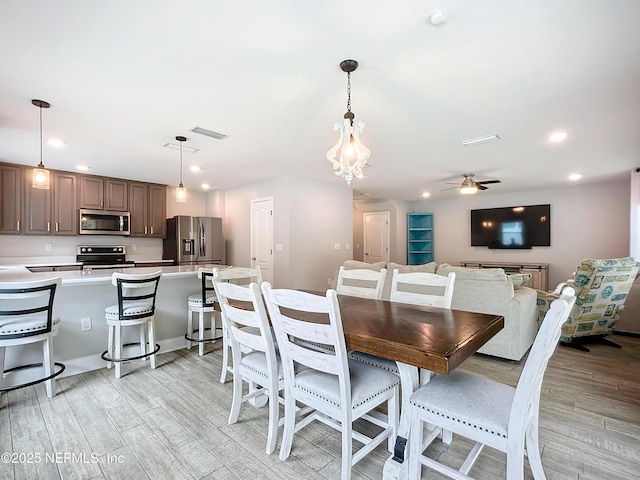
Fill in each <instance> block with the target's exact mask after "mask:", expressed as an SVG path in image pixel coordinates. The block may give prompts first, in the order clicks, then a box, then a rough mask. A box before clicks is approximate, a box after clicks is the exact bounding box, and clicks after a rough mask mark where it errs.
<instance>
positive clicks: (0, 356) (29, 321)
mask: <svg viewBox="0 0 640 480" xmlns="http://www.w3.org/2000/svg"><path fill="white" fill-rule="evenodd" d="M0 278H1V277H0ZM7 280H8V279H7ZM60 284H61V280H60V277H54V278H47V279H44V280H33V281H31V280H24V281H0V393H1V392H6V391H9V390H15V389H17V388H22V387H27V386H30V385H36V384H38V383H41V382H45V384H46V390H47V396H48V397H53V396H54V395H55V394H56V389H55V377H57V376H58V375H60V374H61V373H62V372H63V371H64V368H65V366H64V364H62V363H57V362H54V360H53V337H55V336H56V335H57V334H58V327H59V326H60V318H58V317H55V316H54V315H53V301H54V298H55V293H56V289H57V288H58V287H59V286H60ZM36 342H42V352H43V361H42V363H31V364H25V365H19V366H17V367H12V368H9V369H6V370H5V368H4V362H5V352H6V348H7V347H19V346H24V345H28V344H32V343H36ZM38 369H42V372H43V373H42V376H41V377H40V376H38V373H37V372H38ZM34 376H36V378H35V379H34V378H33V377H34Z"/></svg>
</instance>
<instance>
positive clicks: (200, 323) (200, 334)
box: [198, 310, 204, 356]
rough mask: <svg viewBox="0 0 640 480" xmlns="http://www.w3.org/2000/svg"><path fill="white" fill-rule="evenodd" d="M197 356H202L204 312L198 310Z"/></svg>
mask: <svg viewBox="0 0 640 480" xmlns="http://www.w3.org/2000/svg"><path fill="white" fill-rule="evenodd" d="M198 339H199V340H200V341H199V342H198V354H199V355H200V356H203V355H204V341H203V340H204V311H203V310H200V316H199V317H198Z"/></svg>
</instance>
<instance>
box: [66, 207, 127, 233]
mask: <svg viewBox="0 0 640 480" xmlns="http://www.w3.org/2000/svg"><path fill="white" fill-rule="evenodd" d="M130 225H131V214H130V213H129V212H109V211H102V210H87V209H85V208H81V209H80V229H79V232H78V233H80V235H130V234H131V227H130Z"/></svg>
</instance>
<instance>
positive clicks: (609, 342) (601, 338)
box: [600, 337, 622, 348]
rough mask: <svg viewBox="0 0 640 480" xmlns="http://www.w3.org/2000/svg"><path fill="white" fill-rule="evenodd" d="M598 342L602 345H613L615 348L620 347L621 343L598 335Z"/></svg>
mask: <svg viewBox="0 0 640 480" xmlns="http://www.w3.org/2000/svg"><path fill="white" fill-rule="evenodd" d="M600 342H601V343H602V344H604V345H609V346H610V347H615V348H622V345H620V344H618V343H616V342H614V341H612V340H609V339H608V338H607V337H600Z"/></svg>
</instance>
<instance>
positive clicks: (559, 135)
mask: <svg viewBox="0 0 640 480" xmlns="http://www.w3.org/2000/svg"><path fill="white" fill-rule="evenodd" d="M566 138H567V132H554V133H552V134H551V135H549V141H550V142H554V143H558V142H562V141H563V140H565V139H566Z"/></svg>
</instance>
